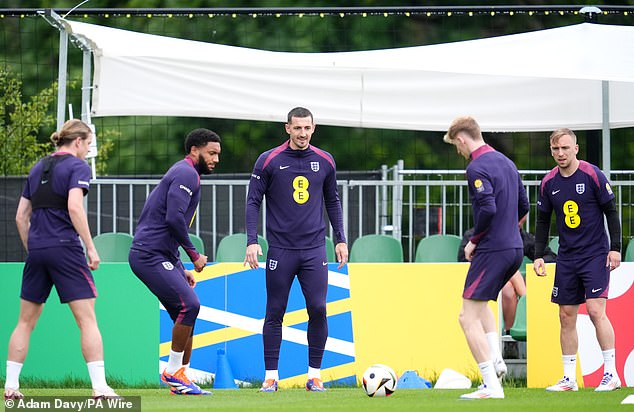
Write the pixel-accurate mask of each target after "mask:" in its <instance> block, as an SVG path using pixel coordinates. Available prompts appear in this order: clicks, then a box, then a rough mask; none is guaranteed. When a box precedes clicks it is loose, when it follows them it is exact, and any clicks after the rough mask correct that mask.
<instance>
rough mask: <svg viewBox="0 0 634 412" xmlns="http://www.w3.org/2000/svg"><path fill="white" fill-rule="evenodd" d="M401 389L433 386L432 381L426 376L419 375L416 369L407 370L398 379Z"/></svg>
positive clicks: (398, 386)
mask: <svg viewBox="0 0 634 412" xmlns="http://www.w3.org/2000/svg"><path fill="white" fill-rule="evenodd" d="M396 387H397V388H399V389H428V388H431V382H429V381H428V380H427V379H425V378H421V377H420V376H418V373H416V371H411V370H410V371H405V372H403V374H402V375H401V377H400V378H399V379H398V385H396Z"/></svg>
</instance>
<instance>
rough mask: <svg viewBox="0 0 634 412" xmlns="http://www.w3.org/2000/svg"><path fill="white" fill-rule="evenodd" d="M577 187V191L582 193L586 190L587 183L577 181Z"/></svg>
mask: <svg viewBox="0 0 634 412" xmlns="http://www.w3.org/2000/svg"><path fill="white" fill-rule="evenodd" d="M575 189H577V193H579V194H580V195H582V194H583V192H585V191H586V185H585V183H577V186H575Z"/></svg>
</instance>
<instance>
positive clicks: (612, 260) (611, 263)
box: [605, 250, 621, 270]
mask: <svg viewBox="0 0 634 412" xmlns="http://www.w3.org/2000/svg"><path fill="white" fill-rule="evenodd" d="M619 266H621V253H619V252H617V251H615V250H611V251H610V252H609V253H608V259H607V261H606V262H605V267H609V268H610V270H614V269H616V268H618V267H619Z"/></svg>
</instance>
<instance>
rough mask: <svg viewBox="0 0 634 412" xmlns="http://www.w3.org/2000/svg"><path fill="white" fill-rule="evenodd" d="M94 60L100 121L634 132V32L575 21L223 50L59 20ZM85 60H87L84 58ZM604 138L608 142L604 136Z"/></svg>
mask: <svg viewBox="0 0 634 412" xmlns="http://www.w3.org/2000/svg"><path fill="white" fill-rule="evenodd" d="M62 23H63V27H64V28H65V30H66V31H67V32H68V33H69V34H70V35H71V37H72V38H76V39H78V40H79V41H80V42H81V43H83V44H84V45H85V46H86V47H88V48H89V49H90V50H91V51H92V53H93V56H94V64H95V68H94V74H93V80H92V81H93V85H94V89H93V94H92V115H93V116H124V115H161V116H195V117H216V118H232V119H248V120H265V121H282V120H284V116H285V114H286V113H287V112H288V110H289V109H290V108H291V107H293V106H297V105H302V106H306V107H308V108H310V109H311V110H312V111H313V113H315V117H316V122H317V123H319V124H327V125H337V126H351V127H369V128H389V129H410V130H435V131H444V130H446V129H447V127H448V125H449V123H450V122H451V120H452V119H453V118H454V117H456V116H457V115H461V114H471V115H473V116H474V117H476V118H477V119H478V122H479V123H480V125H481V127H482V129H483V130H484V131H550V130H553V129H555V128H558V127H570V128H572V129H601V128H603V130H604V152H603V156H604V159H603V160H604V165H603V166H604V169H607V170H609V167H610V166H609V151H608V150H609V149H608V148H609V129H610V128H618V127H631V126H634V104H633V102H632V96H634V27H629V26H608V25H598V24H590V23H584V24H578V25H573V26H568V27H562V28H556V29H548V30H541V31H536V32H529V33H522V34H515V35H508V36H501V37H493V38H487V39H479V40H471V41H463V42H455V43H448V44H439V45H431V46H420V47H408V48H398V49H388V50H373V51H358V52H343V53H288V52H272V51H264V50H255V49H248V48H241V47H233V46H225V45H218V44H212V43H204V42H197V41H191V40H183V39H176V38H170V37H163V36H156V35H149V34H143V33H138V32H131V31H125V30H120V29H113V28H108V27H103V26H97V25H92V24H86V23H80V22H74V21H67V20H62ZM84 63H86V59H84ZM606 134H607V136H606Z"/></svg>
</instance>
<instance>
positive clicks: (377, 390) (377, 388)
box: [363, 364, 398, 397]
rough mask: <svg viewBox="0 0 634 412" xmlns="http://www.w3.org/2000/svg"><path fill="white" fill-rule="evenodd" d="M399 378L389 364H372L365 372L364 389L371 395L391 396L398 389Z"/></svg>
mask: <svg viewBox="0 0 634 412" xmlns="http://www.w3.org/2000/svg"><path fill="white" fill-rule="evenodd" d="M397 380H398V378H397V377H396V373H394V370H392V368H390V367H389V366H385V365H380V364H376V365H372V366H370V367H369V368H368V369H367V370H366V371H365V373H364V374H363V389H364V390H365V393H366V394H367V395H368V396H370V397H381V396H390V395H391V394H393V393H394V391H395V390H396V382H397Z"/></svg>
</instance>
